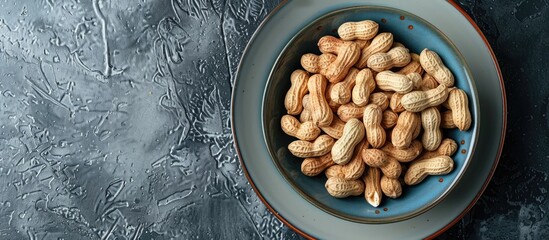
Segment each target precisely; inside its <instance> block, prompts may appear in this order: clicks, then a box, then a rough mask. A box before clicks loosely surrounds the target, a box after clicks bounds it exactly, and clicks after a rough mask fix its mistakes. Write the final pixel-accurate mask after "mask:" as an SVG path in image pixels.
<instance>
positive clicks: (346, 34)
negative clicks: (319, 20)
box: [337, 20, 379, 40]
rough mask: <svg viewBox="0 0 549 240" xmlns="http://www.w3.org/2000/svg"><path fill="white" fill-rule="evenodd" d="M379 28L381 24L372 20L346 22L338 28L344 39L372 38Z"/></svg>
mask: <svg viewBox="0 0 549 240" xmlns="http://www.w3.org/2000/svg"><path fill="white" fill-rule="evenodd" d="M378 29H379V24H378V23H376V22H374V21H372V20H364V21H360V22H346V23H344V24H341V26H339V28H338V29H337V34H338V35H339V37H340V38H341V39H342V40H355V39H360V40H370V39H372V38H374V37H375V36H376V34H377V31H378Z"/></svg>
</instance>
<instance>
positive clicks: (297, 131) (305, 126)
mask: <svg viewBox="0 0 549 240" xmlns="http://www.w3.org/2000/svg"><path fill="white" fill-rule="evenodd" d="M280 126H281V127H282V130H283V131H284V132H285V133H286V134H288V135H289V136H292V137H296V138H298V139H300V140H305V141H313V140H315V139H316V138H317V137H318V135H320V129H319V128H318V127H317V126H316V125H315V124H314V123H313V122H304V123H300V122H299V120H297V119H296V118H295V117H294V116H291V115H284V116H282V118H281V119H280Z"/></svg>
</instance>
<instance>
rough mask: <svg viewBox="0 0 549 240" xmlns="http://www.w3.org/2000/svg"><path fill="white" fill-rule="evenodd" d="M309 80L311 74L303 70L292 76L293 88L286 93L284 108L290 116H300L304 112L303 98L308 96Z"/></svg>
mask: <svg viewBox="0 0 549 240" xmlns="http://www.w3.org/2000/svg"><path fill="white" fill-rule="evenodd" d="M308 80H309V74H308V73H307V72H305V71H303V70H295V71H294V72H293V73H292V75H290V82H291V84H292V85H291V87H290V90H288V93H286V97H285V98H284V107H286V110H287V111H288V114H290V115H297V114H300V113H301V111H302V110H303V104H302V102H301V101H302V100H303V96H305V94H307V92H308V87H307V83H308Z"/></svg>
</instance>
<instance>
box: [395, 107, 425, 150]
mask: <svg viewBox="0 0 549 240" xmlns="http://www.w3.org/2000/svg"><path fill="white" fill-rule="evenodd" d="M420 127H421V118H420V116H419V114H417V113H413V112H409V111H404V112H402V113H401V114H400V115H399V116H398V120H397V124H396V125H395V127H394V128H393V132H392V133H391V142H392V143H393V145H394V146H395V147H396V148H400V149H404V148H408V147H409V146H410V144H411V143H412V140H413V139H414V135H415V134H414V133H415V132H416V131H417V130H416V129H417V128H420Z"/></svg>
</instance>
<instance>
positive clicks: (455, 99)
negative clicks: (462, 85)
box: [448, 88, 472, 131]
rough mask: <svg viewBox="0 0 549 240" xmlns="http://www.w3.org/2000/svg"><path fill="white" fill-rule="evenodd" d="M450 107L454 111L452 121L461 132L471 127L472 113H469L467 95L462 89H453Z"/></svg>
mask: <svg viewBox="0 0 549 240" xmlns="http://www.w3.org/2000/svg"><path fill="white" fill-rule="evenodd" d="M448 106H449V107H450V110H452V120H454V124H455V125H456V127H457V128H458V129H459V130H461V131H466V130H468V129H469V128H470V127H471V121H472V119H471V111H469V100H468V99H467V94H466V93H465V91H463V90H461V89H457V88H456V89H452V90H451V91H450V93H449V94H448Z"/></svg>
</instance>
